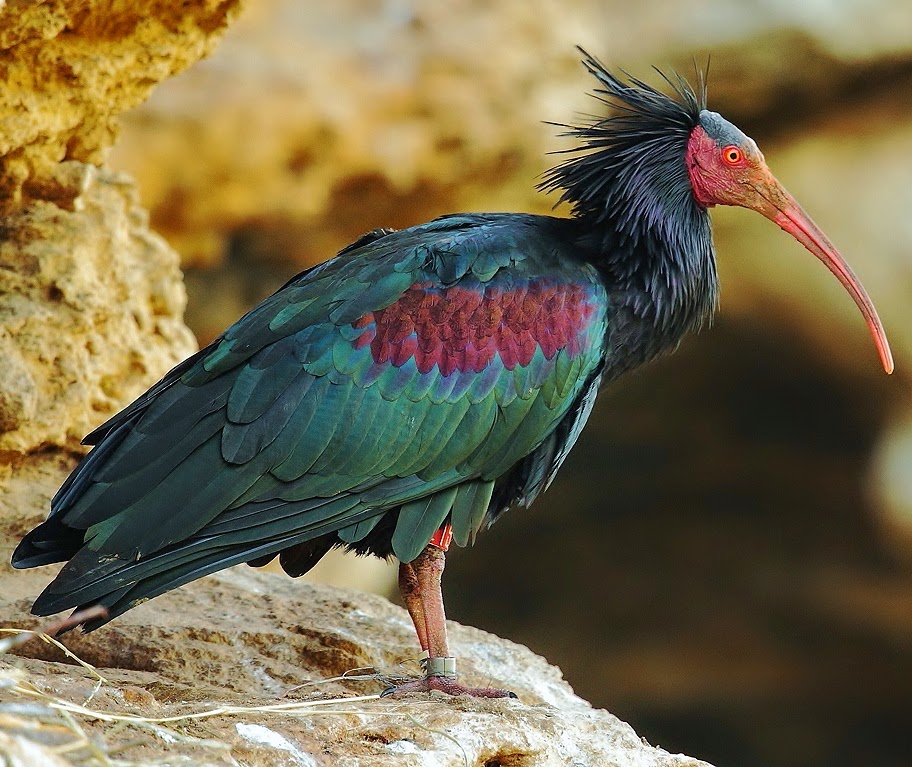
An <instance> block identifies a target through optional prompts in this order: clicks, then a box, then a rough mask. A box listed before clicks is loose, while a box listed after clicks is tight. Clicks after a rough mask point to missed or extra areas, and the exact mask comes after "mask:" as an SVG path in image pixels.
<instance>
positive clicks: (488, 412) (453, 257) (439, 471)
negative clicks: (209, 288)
mask: <svg viewBox="0 0 912 767" xmlns="http://www.w3.org/2000/svg"><path fill="white" fill-rule="evenodd" d="M567 225H568V224H567V223H566V222H564V221H562V220H560V219H554V218H549V217H540V216H525V215H513V214H499V215H486V216H485V215H464V216H448V217H445V218H442V219H438V220H436V221H433V222H431V223H429V224H425V225H423V226H418V227H413V228H411V229H406V230H402V231H398V232H388V231H378V232H376V233H371V234H370V235H367V236H365V237H364V238H362V239H361V240H359V241H358V242H356V243H354V244H353V245H352V246H349V247H348V248H346V249H345V250H344V251H343V252H342V253H341V254H340V255H339V256H337V257H336V258H335V259H332V260H331V261H329V262H326V263H325V264H323V265H321V266H318V267H315V268H314V269H311V270H309V271H307V272H305V273H303V274H301V275H299V276H298V277H296V278H295V279H293V280H292V281H290V282H289V283H288V284H287V285H286V286H284V287H283V288H282V289H281V290H279V291H278V292H277V293H275V294H274V295H273V296H272V297H270V298H269V299H267V300H266V301H264V302H263V303H262V304H260V305H259V306H257V307H256V308H255V309H253V310H252V311H251V312H250V313H248V314H247V315H245V316H244V317H243V318H242V319H241V320H239V321H238V322H237V323H235V325H233V326H232V327H231V328H229V329H228V330H227V331H226V332H225V333H224V334H223V335H222V336H221V337H220V338H219V339H217V340H216V341H215V342H213V344H211V345H210V346H209V347H207V348H206V349H203V350H202V351H200V352H199V353H198V354H196V355H194V356H193V357H191V358H190V359H189V360H187V361H185V362H184V363H182V364H181V365H179V366H178V367H176V368H175V369H174V370H172V371H171V373H169V374H168V375H167V376H166V377H165V378H164V379H163V380H162V381H160V382H159V383H158V384H156V385H155V386H154V387H152V388H151V389H150V390H149V392H147V393H146V394H145V395H143V396H142V397H140V398H139V399H138V400H137V401H136V402H135V403H133V404H132V405H131V406H129V407H127V408H126V409H125V410H124V411H122V412H121V413H120V414H118V415H117V416H115V417H114V418H112V419H111V420H110V421H108V422H107V423H106V424H104V425H103V426H101V427H100V428H99V429H98V430H96V431H95V432H93V434H91V435H89V437H88V438H87V441H89V442H90V444H95V445H96V446H95V448H94V449H93V451H92V452H91V453H90V454H89V455H88V456H87V458H86V459H85V460H84V461H83V462H82V463H81V464H80V466H79V467H77V469H76V470H75V471H74V472H73V474H72V475H71V477H70V478H69V479H68V480H67V482H66V483H65V484H64V486H63V487H62V488H61V490H60V492H59V493H58V494H57V496H56V497H55V498H54V501H53V503H52V511H51V515H50V516H49V518H48V520H47V521H46V522H45V523H43V524H42V525H41V526H39V527H38V528H36V529H35V530H33V531H32V532H31V533H30V534H29V535H28V536H27V537H26V538H25V539H24V540H23V542H22V543H21V544H20V546H19V548H18V549H17V550H16V553H15V555H14V560H13V563H14V564H15V565H16V566H17V567H31V566H35V565H39V564H46V563H48V562H53V561H61V560H69V562H68V563H67V564H66V565H65V566H64V568H63V569H62V570H61V571H60V573H59V575H58V577H57V578H56V579H55V581H54V582H53V583H52V584H51V585H50V586H49V587H48V588H47V589H46V590H45V592H44V593H43V594H42V595H41V597H39V599H38V601H37V602H36V604H35V608H34V610H35V612H37V613H39V614H50V613H53V612H57V611H59V610H62V609H65V608H68V607H77V606H79V605H85V604H95V603H100V604H103V605H105V606H106V607H108V609H109V611H110V612H109V618H110V617H113V616H114V615H117V614H118V613H120V612H123V611H124V610H126V609H129V608H130V607H131V606H133V605H135V604H136V603H137V602H138V601H140V600H142V599H145V598H149V597H151V596H155V595H157V594H160V593H163V592H164V591H167V590H169V589H171V588H174V587H176V586H178V585H181V584H183V583H186V582H188V581H190V580H193V579H195V578H197V577H200V576H202V575H205V574H207V573H209V572H213V571H215V570H218V569H221V568H223V567H227V566H229V565H232V564H236V563H239V562H245V561H255V562H257V563H259V562H263V561H268V559H270V558H272V557H273V556H275V554H277V553H279V552H284V553H283V554H282V557H283V565H285V566H286V569H287V570H289V571H290V572H292V573H293V574H299V573H300V572H303V571H305V570H306V569H308V568H309V566H311V565H312V564H313V563H314V562H316V561H317V559H319V557H320V556H322V554H323V553H325V552H326V550H328V549H329V548H330V547H331V546H333V545H339V544H342V545H347V546H350V547H352V548H355V549H357V550H359V551H369V552H371V553H375V554H379V555H381V556H386V555H390V554H393V555H395V556H396V557H398V558H399V559H400V560H402V561H410V560H411V559H413V558H414V557H415V556H417V555H418V553H419V552H420V551H421V550H422V549H423V548H424V546H426V545H427V543H428V540H429V539H430V538H431V536H432V535H433V534H434V532H435V531H436V530H437V528H439V527H440V526H441V525H442V524H443V523H444V522H445V521H446V520H450V521H451V522H452V525H453V529H454V534H455V539H456V541H457V542H458V543H460V544H461V545H466V544H467V543H468V542H470V541H471V540H473V539H474V536H475V534H476V532H477V531H478V530H479V529H480V528H481V527H483V526H484V525H485V524H486V523H490V521H491V520H492V519H493V518H494V517H495V516H496V515H497V514H498V513H499V512H500V511H502V510H503V509H504V508H506V507H508V506H509V505H510V504H512V503H515V502H524V503H528V502H531V500H532V499H533V498H534V497H535V495H537V494H538V493H539V492H540V491H541V489H542V488H543V487H544V486H545V485H546V484H547V483H548V482H549V481H550V478H551V477H552V476H553V474H554V472H555V471H556V469H557V467H558V466H559V465H560V463H561V461H562V460H563V458H564V457H565V455H566V452H567V450H568V449H569V446H570V445H571V444H572V442H573V441H574V440H575V438H576V435H577V434H578V432H579V429H580V428H581V426H582V423H583V422H584V421H585V418H586V417H587V415H588V411H589V408H590V407H591V404H592V400H593V399H594V396H595V392H596V390H597V379H598V375H599V370H600V366H601V363H602V358H603V354H604V352H605V349H604V345H605V343H606V334H605V329H606V324H607V311H608V309H607V299H606V295H605V288H604V285H603V284H602V282H601V279H600V278H599V276H598V273H597V271H596V270H595V269H594V268H593V267H592V266H591V265H588V264H586V263H585V262H584V261H583V259H582V258H580V257H578V255H577V254H576V253H575V252H574V250H573V247H572V245H570V244H569V243H568V240H567V238H566V236H565V235H566V232H565V231H564V230H565V227H566V226H567ZM96 625H100V622H98V623H96Z"/></svg>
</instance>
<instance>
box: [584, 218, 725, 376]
mask: <svg viewBox="0 0 912 767" xmlns="http://www.w3.org/2000/svg"><path fill="white" fill-rule="evenodd" d="M577 222H578V225H580V228H581V230H582V231H583V232H585V234H583V235H582V237H581V241H582V243H583V244H584V247H585V248H586V250H587V251H588V260H590V261H591V262H592V263H594V264H595V265H596V266H597V267H598V269H599V271H600V272H601V274H602V276H603V278H604V280H605V283H606V286H607V289H608V296H609V302H610V307H611V308H610V311H611V317H612V320H611V322H610V323H609V325H610V328H609V333H610V338H609V339H608V344H607V348H608V350H609V351H608V354H609V355H611V356H612V357H613V359H611V360H609V363H610V364H609V365H608V366H607V368H608V369H610V370H611V371H612V372H614V371H617V373H618V374H620V373H622V372H624V371H626V370H629V369H631V368H634V367H637V366H638V365H641V364H643V363H645V362H648V361H649V360H651V359H653V358H654V357H656V356H658V355H660V354H662V353H663V352H667V351H673V350H674V349H675V348H676V347H677V346H678V344H679V343H680V342H681V339H682V338H683V337H684V335H685V334H687V333H688V332H690V331H695V330H699V329H700V328H701V327H702V326H703V325H705V324H706V323H708V322H709V321H710V320H711V318H712V315H713V313H714V312H715V309H716V307H717V304H718V278H717V276H716V260H715V253H714V250H713V244H712V229H711V224H710V220H709V215H708V213H707V211H706V209H705V208H703V207H701V206H699V205H693V206H690V207H689V208H687V209H681V208H678V209H676V210H675V211H673V212H671V211H669V210H666V211H664V212H663V215H662V216H658V217H656V218H654V219H653V220H651V221H650V220H649V219H641V220H639V221H637V222H636V224H635V225H634V226H633V227H631V225H630V224H631V222H630V221H621V222H618V221H617V220H616V219H614V218H610V219H604V218H602V219H601V220H599V221H592V220H589V221H586V220H584V219H580V218H578V219H577ZM619 224H620V225H619Z"/></svg>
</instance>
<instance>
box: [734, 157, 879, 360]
mask: <svg viewBox="0 0 912 767" xmlns="http://www.w3.org/2000/svg"><path fill="white" fill-rule="evenodd" d="M752 186H753V188H754V191H755V192H756V193H757V195H758V197H757V199H756V200H752V201H751V203H752V204H750V205H749V206H748V207H751V208H753V209H754V210H756V211H757V212H758V213H762V214H763V215H764V216H766V217H767V218H768V219H770V221H774V222H775V223H776V224H778V225H779V226H780V227H781V228H782V229H784V230H785V231H786V232H788V233H789V234H790V235H792V237H794V238H795V239H796V240H798V242H800V243H801V244H802V245H804V247H806V248H807V249H808V250H809V251H811V253H813V254H814V255H815V256H817V258H819V259H820V260H821V261H823V263H824V264H826V266H827V268H828V269H829V270H830V271H831V272H832V273H833V274H835V275H836V279H838V280H839V281H840V282H841V283H842V285H843V287H844V288H845V289H846V290H847V291H849V294H850V295H851V296H852V298H853V299H854V301H855V303H856V304H857V305H858V308H859V309H861V313H862V314H863V315H864V318H865V322H866V323H867V324H868V329H869V330H870V331H871V335H872V336H873V337H874V344H875V345H876V346H877V353H878V354H879V355H880V362H881V364H882V365H883V369H884V370H885V371H886V372H887V373H888V374H889V373H892V372H893V355H892V353H891V352H890V344H889V342H888V341H887V334H886V332H885V331H884V327H883V324H882V323H881V321H880V317H878V316H877V310H876V309H875V308H874V304H873V303H872V302H871V299H870V298H869V297H868V294H867V291H865V289H864V286H863V285H862V284H861V281H860V280H859V279H858V277H856V276H855V273H854V272H853V271H852V269H851V267H850V266H849V265H848V264H847V263H846V262H845V259H844V258H843V257H842V256H841V255H839V251H838V250H836V248H835V247H834V246H833V243H831V242H830V241H829V239H827V236H826V235H825V234H824V233H823V232H822V231H821V230H820V227H818V226H817V224H815V223H814V222H813V221H812V220H811V217H810V216H809V215H808V214H807V213H805V212H804V211H803V210H802V209H801V206H800V205H799V204H798V203H797V202H796V201H795V198H794V197H792V196H791V195H790V194H789V193H788V192H787V191H786V190H785V187H783V186H782V184H780V183H779V182H778V181H777V180H776V178H775V177H774V176H773V174H772V173H770V172H769V171H766V173H765V174H764V175H763V177H762V180H759V181H758V182H755V183H754V184H753V185H752Z"/></svg>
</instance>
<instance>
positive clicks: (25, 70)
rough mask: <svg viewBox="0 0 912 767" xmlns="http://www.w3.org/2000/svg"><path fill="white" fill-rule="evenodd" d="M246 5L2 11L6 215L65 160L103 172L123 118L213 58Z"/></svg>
mask: <svg viewBox="0 0 912 767" xmlns="http://www.w3.org/2000/svg"><path fill="white" fill-rule="evenodd" d="M238 5H239V0H193V1H192V2H183V3H162V2H155V1H154V0H144V2H138V3H86V2H83V1H82V0H50V1H49V2H42V3H32V2H26V1H21V0H14V1H12V2H9V3H0V51H2V56H0V82H3V86H4V87H3V88H2V89H0V207H9V206H15V205H17V204H18V203H19V202H20V200H21V199H22V196H23V191H25V196H26V197H27V196H29V190H28V188H27V187H26V189H25V190H23V184H26V183H27V182H28V181H29V180H30V179H40V178H41V177H43V176H44V175H46V174H47V173H50V172H52V169H53V167H54V166H55V165H56V163H58V162H60V161H61V160H75V161H79V162H88V163H93V164H98V163H100V162H101V160H102V159H103V157H104V150H105V148H106V147H107V146H108V145H110V143H111V142H112V140H113V137H114V134H115V132H116V126H115V123H114V118H115V117H116V115H117V114H119V113H120V112H122V111H123V110H124V109H126V108H128V107H131V106H134V105H136V104H138V103H139V102H140V101H142V100H143V99H144V98H145V97H146V96H147V95H148V93H149V91H150V90H151V88H152V87H153V86H154V85H155V84H156V83H158V82H159V81H160V80H163V79H165V78H166V77H170V76H171V75H173V74H175V73H177V72H179V71H181V70H182V69H184V68H185V67H187V66H188V65H189V64H192V63H193V62H194V61H196V60H197V59H199V58H201V57H202V56H204V55H205V54H206V53H208V52H209V50H211V48H212V46H213V45H214V43H215V40H216V39H217V38H218V34H219V32H220V31H221V30H222V29H223V28H224V27H225V25H226V24H227V23H228V21H229V20H230V18H231V17H232V16H233V15H234V14H235V12H236V10H237V8H238Z"/></svg>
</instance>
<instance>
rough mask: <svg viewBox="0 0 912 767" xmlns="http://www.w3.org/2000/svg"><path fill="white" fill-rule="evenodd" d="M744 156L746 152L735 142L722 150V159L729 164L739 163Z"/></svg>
mask: <svg viewBox="0 0 912 767" xmlns="http://www.w3.org/2000/svg"><path fill="white" fill-rule="evenodd" d="M743 158H744V153H743V152H742V151H741V150H740V149H739V148H738V147H736V146H735V145H734V144H732V145H730V146H727V147H725V149H723V150H722V159H723V160H725V162H727V163H728V164H729V165H737V164H738V163H739V162H741V160H742V159H743Z"/></svg>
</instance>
